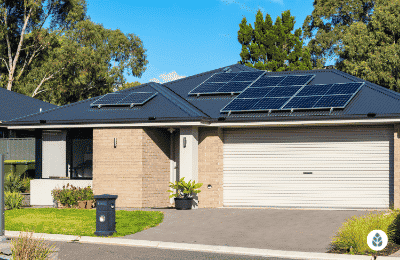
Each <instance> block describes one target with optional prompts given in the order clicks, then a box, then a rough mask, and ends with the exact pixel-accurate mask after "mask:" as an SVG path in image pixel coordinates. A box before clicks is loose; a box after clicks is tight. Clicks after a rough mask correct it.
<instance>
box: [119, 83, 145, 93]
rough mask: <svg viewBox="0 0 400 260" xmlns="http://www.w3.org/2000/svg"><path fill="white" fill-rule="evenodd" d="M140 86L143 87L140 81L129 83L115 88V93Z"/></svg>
mask: <svg viewBox="0 0 400 260" xmlns="http://www.w3.org/2000/svg"><path fill="white" fill-rule="evenodd" d="M140 85H142V83H140V82H139V81H135V82H127V83H125V84H124V85H121V86H120V87H117V88H115V89H114V90H115V91H120V90H124V89H128V88H133V87H137V86H140ZM115 91H114V92H115Z"/></svg>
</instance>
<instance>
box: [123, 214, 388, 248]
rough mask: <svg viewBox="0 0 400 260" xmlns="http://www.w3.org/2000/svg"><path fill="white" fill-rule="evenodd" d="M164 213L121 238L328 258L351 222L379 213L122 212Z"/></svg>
mask: <svg viewBox="0 0 400 260" xmlns="http://www.w3.org/2000/svg"><path fill="white" fill-rule="evenodd" d="M119 209H121V210H152V211H162V212H164V221H163V222H162V223H161V224H160V225H158V226H157V227H153V228H150V229H148V230H144V231H142V232H139V233H136V234H133V235H128V236H125V237H123V238H128V239H138V240H152V241H162V242H176V243H191V244H204V245H219V246H233V247H247V248H260V249H273V250H285V251H303V252H319V253H326V252H327V251H328V250H329V249H330V242H331V241H332V239H331V237H333V236H334V235H335V234H336V232H337V231H338V230H339V228H340V227H341V226H342V224H343V223H344V222H346V220H347V219H349V218H351V217H352V216H361V215H367V214H369V213H370V212H373V213H374V214H377V213H381V212H382V211H357V210H299V209H293V210H291V209H266V208H264V209H237V208H236V209H232V208H217V209H195V210H176V209H165V208H159V209H154V208H153V209H132V208H130V209H124V208H119Z"/></svg>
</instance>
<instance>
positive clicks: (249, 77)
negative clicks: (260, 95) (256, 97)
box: [231, 71, 264, 82]
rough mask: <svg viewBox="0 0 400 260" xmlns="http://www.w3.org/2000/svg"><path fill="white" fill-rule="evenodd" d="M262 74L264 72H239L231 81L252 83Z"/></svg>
mask: <svg viewBox="0 0 400 260" xmlns="http://www.w3.org/2000/svg"><path fill="white" fill-rule="evenodd" d="M262 74H264V71H260V72H239V73H237V75H236V77H234V78H233V79H231V81H250V82H253V81H254V80H256V79H257V78H258V77H260V76H261V75H262Z"/></svg>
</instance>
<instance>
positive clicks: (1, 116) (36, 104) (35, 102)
mask: <svg viewBox="0 0 400 260" xmlns="http://www.w3.org/2000/svg"><path fill="white" fill-rule="evenodd" d="M56 107H58V106H56V105H53V104H50V103H47V102H44V101H41V100H39V99H35V98H31V97H28V96H25V95H22V94H19V93H16V92H14V91H9V90H7V89H5V88H1V87H0V121H2V122H4V121H9V120H11V119H15V118H19V117H22V116H26V115H32V114H36V113H39V112H40V108H42V111H45V110H49V109H52V108H56Z"/></svg>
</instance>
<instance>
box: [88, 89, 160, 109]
mask: <svg viewBox="0 0 400 260" xmlns="http://www.w3.org/2000/svg"><path fill="white" fill-rule="evenodd" d="M156 95H157V93H151V92H134V93H131V92H128V93H109V94H106V95H104V96H103V97H101V98H99V99H97V100H96V101H95V102H93V103H92V104H90V106H123V105H130V106H133V105H143V104H144V103H146V102H147V101H149V100H150V99H151V98H153V97H155V96H156Z"/></svg>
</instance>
